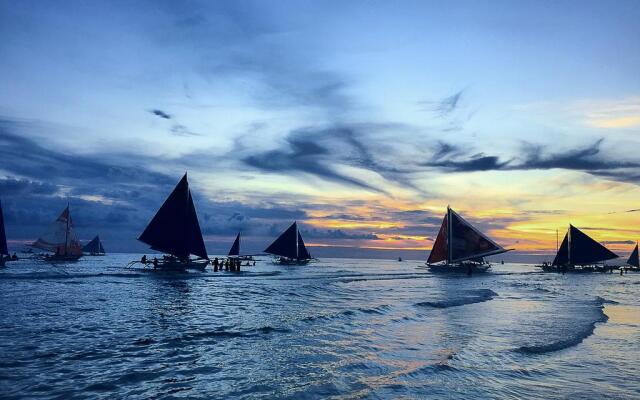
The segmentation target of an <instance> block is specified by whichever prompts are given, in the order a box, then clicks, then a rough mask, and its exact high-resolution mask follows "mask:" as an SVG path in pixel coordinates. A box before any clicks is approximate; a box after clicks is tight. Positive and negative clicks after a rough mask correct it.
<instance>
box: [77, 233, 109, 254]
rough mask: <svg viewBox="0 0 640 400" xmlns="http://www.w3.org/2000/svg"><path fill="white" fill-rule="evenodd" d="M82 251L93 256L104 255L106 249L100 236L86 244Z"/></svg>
mask: <svg viewBox="0 0 640 400" xmlns="http://www.w3.org/2000/svg"><path fill="white" fill-rule="evenodd" d="M82 251H84V252H85V253H92V254H104V247H102V242H101V241H100V236H96V237H94V238H93V239H92V240H91V241H90V242H89V243H87V244H85V245H84V247H83V248H82Z"/></svg>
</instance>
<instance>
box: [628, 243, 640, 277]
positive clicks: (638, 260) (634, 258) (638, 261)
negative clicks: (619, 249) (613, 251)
mask: <svg viewBox="0 0 640 400" xmlns="http://www.w3.org/2000/svg"><path fill="white" fill-rule="evenodd" d="M627 264H629V265H631V268H628V269H630V270H632V271H640V257H638V244H637V243H636V247H634V248H633V251H632V252H631V255H630V256H629V259H628V260H627Z"/></svg>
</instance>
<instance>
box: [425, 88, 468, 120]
mask: <svg viewBox="0 0 640 400" xmlns="http://www.w3.org/2000/svg"><path fill="white" fill-rule="evenodd" d="M463 93H464V90H460V91H458V92H456V93H454V94H452V95H451V96H447V97H445V98H443V99H441V100H438V101H433V100H424V101H420V102H418V104H419V105H421V106H422V107H423V108H424V109H425V110H426V111H431V112H434V113H436V114H438V115H439V116H441V117H444V116H446V115H448V114H451V113H452V112H453V111H455V110H456V109H457V108H458V105H459V103H460V100H461V98H462V95H463Z"/></svg>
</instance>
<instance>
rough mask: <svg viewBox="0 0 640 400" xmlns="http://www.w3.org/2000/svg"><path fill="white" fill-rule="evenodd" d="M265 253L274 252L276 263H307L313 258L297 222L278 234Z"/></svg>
mask: <svg viewBox="0 0 640 400" xmlns="http://www.w3.org/2000/svg"><path fill="white" fill-rule="evenodd" d="M265 253H269V254H273V255H274V256H275V258H274V260H273V261H274V263H275V264H282V265H306V264H308V263H309V261H311V260H312V259H313V258H312V257H311V254H309V250H307V247H306V246H305V245H304V240H302V236H301V235H300V231H299V230H298V223H297V222H294V223H293V224H291V226H290V227H289V228H288V229H287V230H286V231H284V232H283V233H282V234H281V235H280V236H278V238H277V239H276V240H275V241H274V242H273V243H271V245H270V246H269V247H267V249H266V250H265Z"/></svg>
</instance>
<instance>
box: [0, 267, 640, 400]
mask: <svg viewBox="0 0 640 400" xmlns="http://www.w3.org/2000/svg"><path fill="white" fill-rule="evenodd" d="M139 258H140V256H139V255H124V254H118V255H110V256H107V257H93V258H92V257H87V258H85V259H84V260H82V261H80V262H78V263H76V264H71V265H66V266H52V265H50V264H46V263H44V262H39V261H33V260H20V261H18V262H15V263H11V264H8V267H7V268H4V269H1V270H0V398H2V399H12V398H61V399H62V398H64V399H67V398H87V399H99V398H128V399H147V398H224V399H231V398H247V399H252V398H264V399H267V398H269V399H270V398H291V399H294V398H295V399H304V398H310V399H312V398H345V399H348V398H382V399H387V398H454V399H470V398H482V399H492V398H495V399H498V398H499V399H508V398H513V399H516V398H527V399H550V398H567V399H595V398H601V397H604V396H605V395H606V396H607V397H609V398H615V399H627V398H629V399H631V398H640V379H639V377H640V274H637V273H629V274H628V275H625V276H620V275H619V274H613V275H609V274H590V275H589V274H585V275H566V276H562V275H555V274H541V273H538V272H537V271H536V270H535V269H534V268H533V267H531V266H526V265H509V264H505V265H496V266H494V267H493V272H492V273H489V274H486V275H482V276H481V275H478V276H473V277H472V278H469V277H466V276H439V275H432V274H430V273H429V272H428V271H427V270H425V269H424V268H422V267H421V262H418V261H405V262H396V261H380V260H346V259H345V260H343V259H326V260H323V261H322V262H319V263H317V264H314V265H309V266H306V267H279V266H274V265H271V264H270V263H268V262H267V260H266V259H265V260H264V261H262V262H258V264H257V265H256V266H255V267H249V268H245V269H244V271H243V272H242V273H240V274H234V273H229V272H226V273H225V272H222V273H220V272H218V273H214V272H212V271H207V272H190V273H187V274H163V273H154V272H145V271H141V270H139V269H138V270H135V269H127V268H125V265H126V263H127V262H128V261H129V260H132V259H139Z"/></svg>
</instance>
